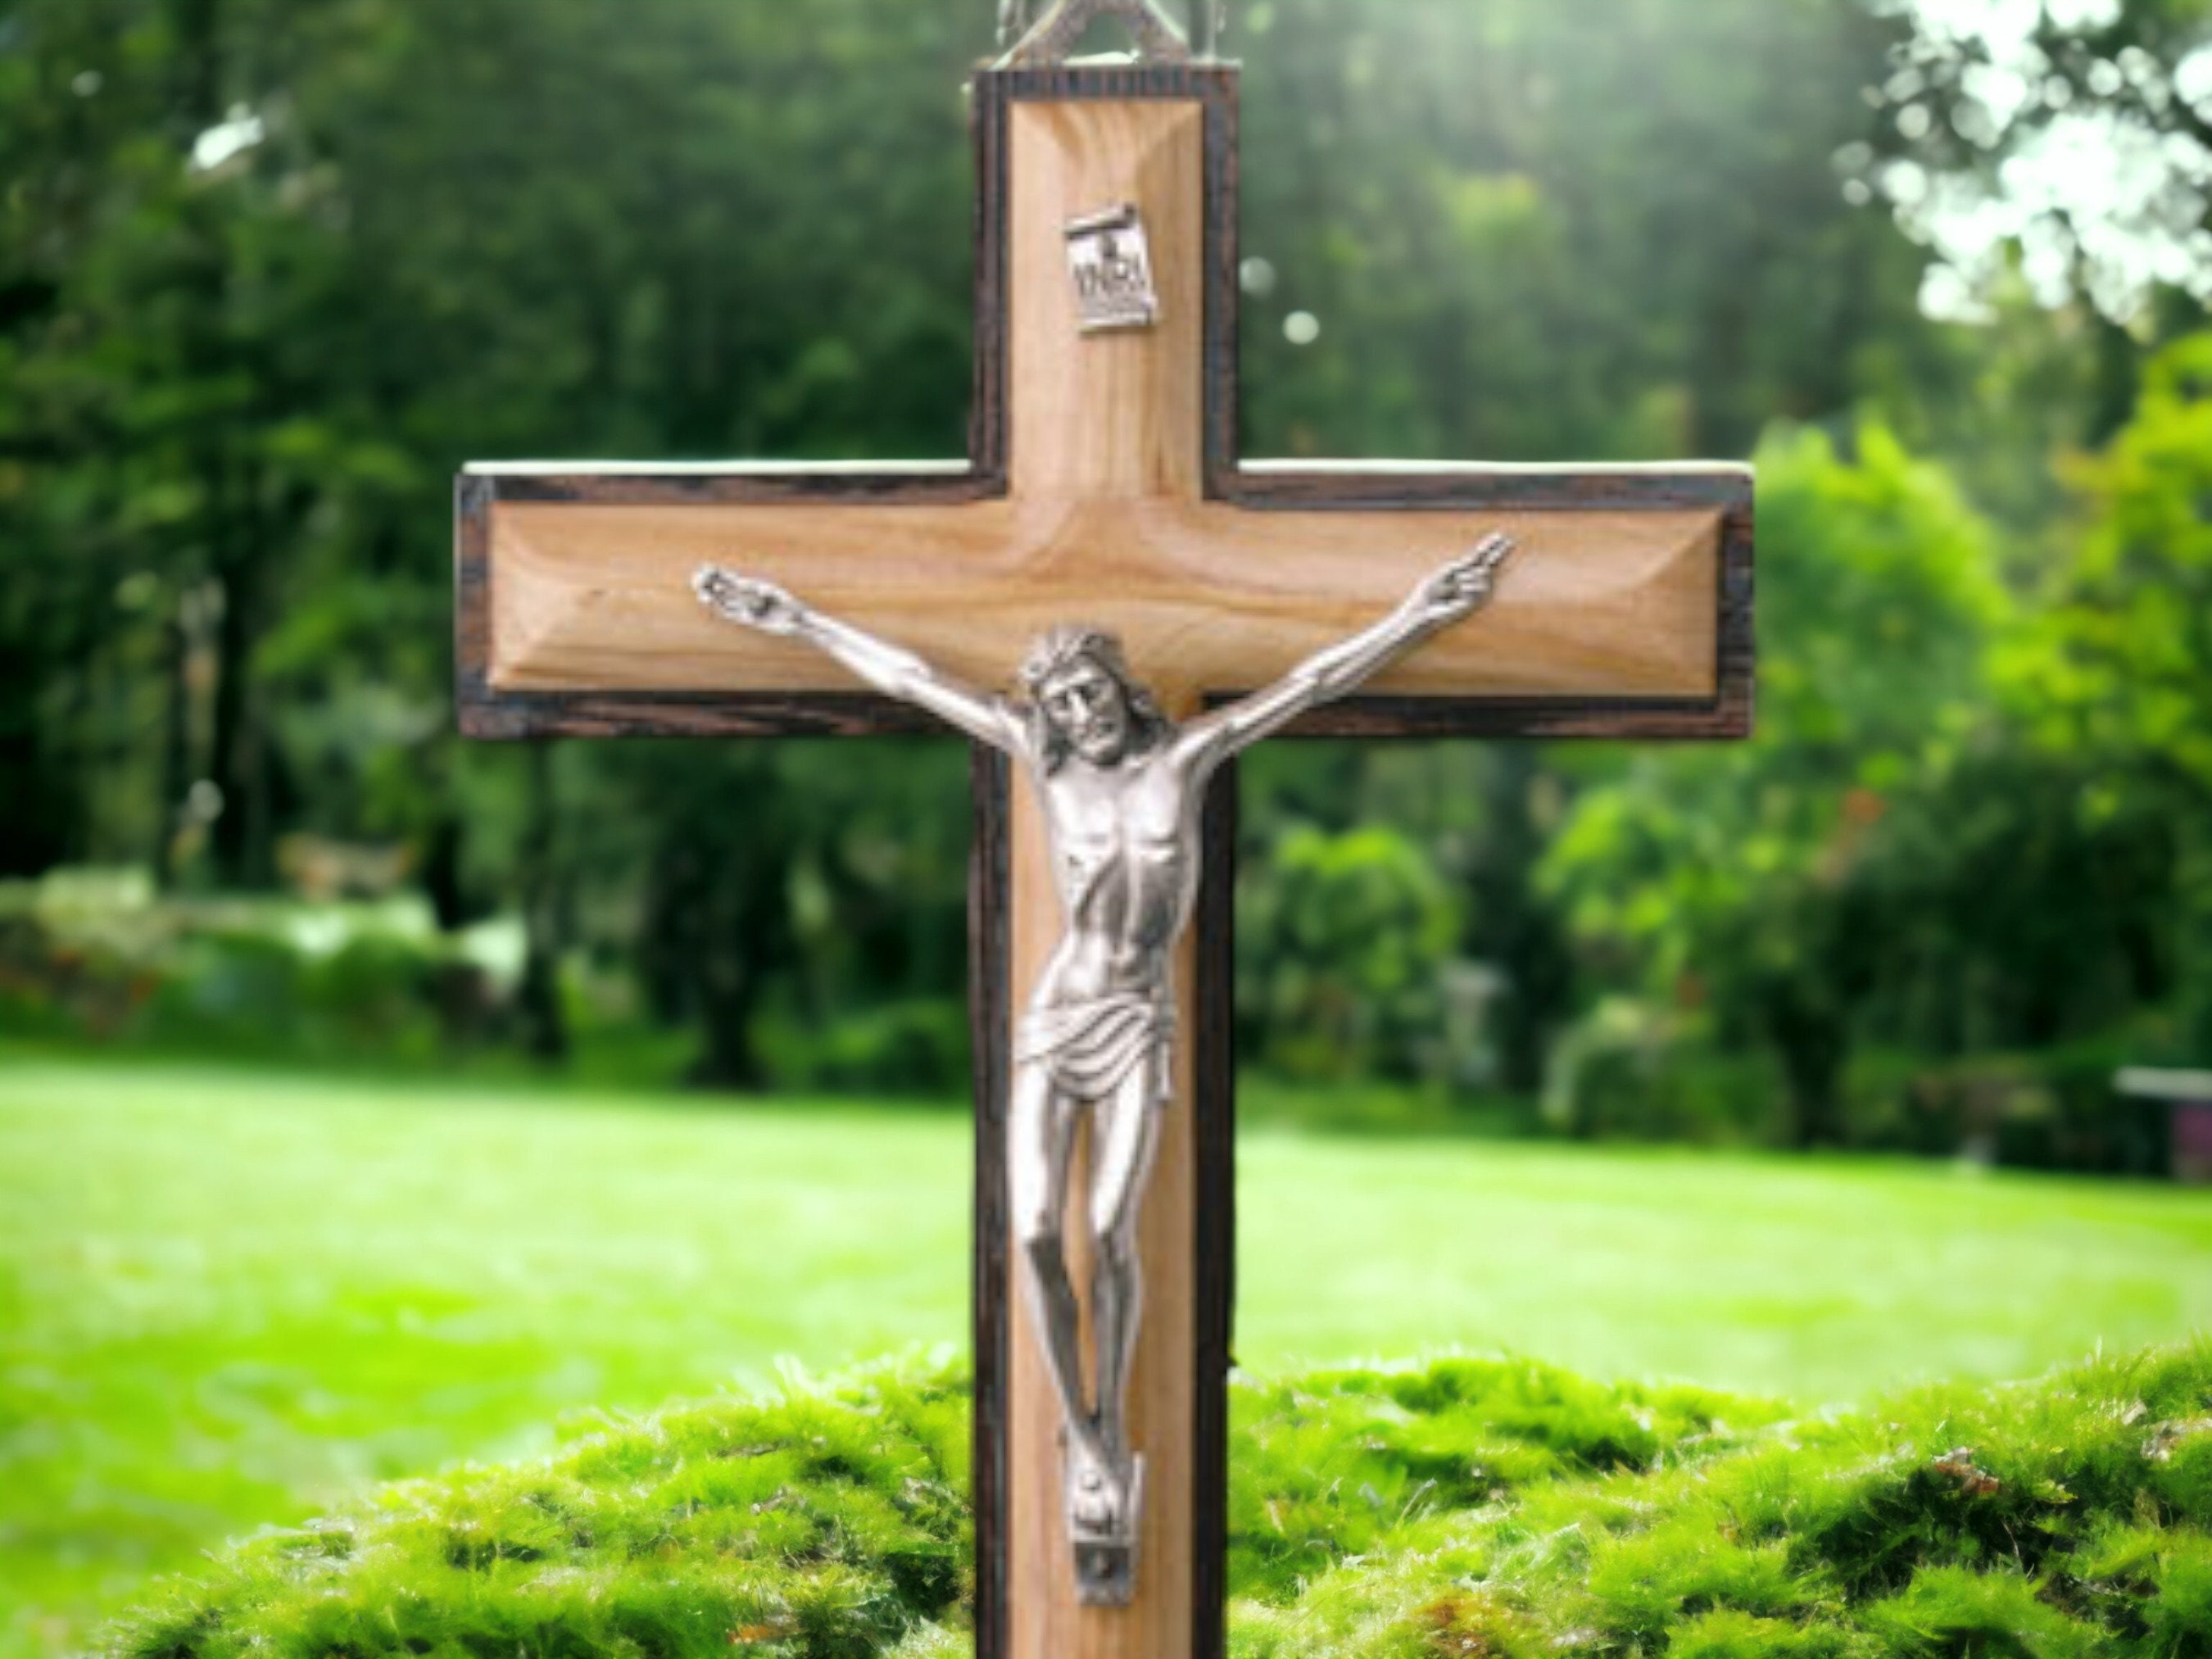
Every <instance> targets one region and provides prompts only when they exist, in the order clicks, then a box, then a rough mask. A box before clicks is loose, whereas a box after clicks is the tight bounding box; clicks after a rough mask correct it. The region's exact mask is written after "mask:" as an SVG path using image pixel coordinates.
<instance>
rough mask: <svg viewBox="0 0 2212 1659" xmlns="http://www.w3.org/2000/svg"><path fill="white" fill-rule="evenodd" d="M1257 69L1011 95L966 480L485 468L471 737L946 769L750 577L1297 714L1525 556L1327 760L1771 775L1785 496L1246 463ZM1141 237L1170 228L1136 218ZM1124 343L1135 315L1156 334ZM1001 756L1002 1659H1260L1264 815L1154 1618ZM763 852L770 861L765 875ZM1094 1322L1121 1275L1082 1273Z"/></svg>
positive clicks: (784, 469)
mask: <svg viewBox="0 0 2212 1659" xmlns="http://www.w3.org/2000/svg"><path fill="white" fill-rule="evenodd" d="M973 125H974V131H975V148H976V157H977V163H978V168H979V212H978V215H977V219H976V224H977V233H976V234H977V240H976V276H975V282H976V363H975V414H974V421H973V427H972V434H971V441H970V452H971V453H970V456H969V459H968V460H967V461H965V462H958V463H920V464H910V465H872V466H859V467H854V466H815V465H712V466H691V465H596V466H592V465H561V464H550V465H549V464H531V465H483V466H476V467H471V468H470V469H469V471H467V473H466V474H465V476H464V477H462V479H461V480H460V483H459V702H460V711H461V721H462V726H463V729H464V731H465V732H467V733H468V734H469V735H471V736H475V737H482V738H557V737H594V738H596V737H617V736H628V735H641V736H644V735H649V736H670V735H690V736H698V737H747V738H750V737H767V736H775V735H783V734H822V733H852V734H860V733H884V732H917V731H923V730H930V729H937V728H935V727H934V725H933V721H932V720H931V718H930V717H929V716H928V715H927V714H923V713H922V712H921V711H920V710H918V709H916V708H914V707H911V706H909V705H908V704H906V703H903V702H899V701H897V700H895V699H893V698H890V697H886V696H881V695H878V694H871V693H866V692H864V691H862V690H860V689H858V687H859V682H858V681H856V680H855V679H854V677H853V676H852V674H851V673H850V672H849V671H848V670H847V669H846V668H844V667H842V666H841V665H839V664H838V663H837V662H836V660H834V659H831V658H829V657H828V656H825V655H823V653H820V652H818V651H817V650H816V649H814V648H813V647H811V646H809V645H808V644H806V643H805V642H803V641H798V640H793V639H782V638H776V637H774V636H772V635H764V634H763V633H761V632H758V631H757V630H755V629H740V628H732V627H731V626H729V625H728V623H727V621H726V619H725V618H722V617H717V616H716V615H714V614H713V613H712V612H711V611H710V610H709V609H708V607H706V606H702V605H701V604H700V603H699V602H698V598H697V596H696V595H695V593H694V591H693V581H694V578H695V575H696V574H697V573H698V572H699V571H701V570H702V568H706V567H709V566H718V565H719V566H726V567H729V568H733V569H736V570H740V571H743V572H744V573H746V574H747V575H749V576H751V577H758V578H763V579H765V580H768V581H769V582H772V583H775V584H776V585H777V586H780V587H781V588H785V589H788V590H789V591H790V592H793V593H795V594H798V595H800V596H802V597H803V598H804V599H805V600H806V601H807V602H808V603H809V604H810V605H813V606H817V607H818V608H819V610H820V611H822V612H823V613H824V614H826V615H829V616H834V617H838V618H840V619H842V621H844V622H846V623H850V624H852V625H853V626H854V628H855V629H859V630H862V631H864V632H865V633H866V634H867V635H873V636H877V637H880V638H883V639H887V640H890V641H896V642H898V644H899V645H901V646H902V647H906V648H907V649H908V650H910V651H912V652H913V653H915V656H916V657H918V658H919V659H924V660H926V661H927V662H928V663H930V664H932V665H935V666H937V667H938V668H940V669H942V670H943V671H945V672H946V673H947V674H948V675H951V676H954V677H957V678H959V679H961V680H963V681H966V682H969V683H971V684H976V685H980V686H983V687H987V688H997V687H1004V686H1006V684H1008V681H1009V671H1010V670H1011V669H1012V666H1013V665H1015V664H1016V663H1017V662H1018V661H1019V660H1020V659H1021V656H1022V653H1024V650H1025V649H1026V647H1027V646H1028V643H1029V641H1030V640H1032V639H1033V638H1035V637H1036V636H1039V635H1044V634H1046V633H1048V631H1049V630H1050V629H1053V628H1054V625H1056V624H1062V623H1069V622H1074V621H1080V622H1083V623H1091V624H1095V625H1097V626H1099V627H1101V628H1103V629H1109V630H1111V631H1113V632H1114V633H1115V634H1117V635H1119V636H1120V637H1121V639H1122V640H1123V641H1126V644H1127V655H1128V659H1129V662H1130V665H1131V667H1132V669H1133V672H1134V674H1135V677H1136V678H1138V679H1139V680H1141V681H1142V682H1143V683H1144V684H1146V685H1148V686H1149V687H1151V688H1152V690H1153V692H1154V693H1155V694H1156V695H1157V696H1158V701H1159V702H1160V703H1161V705H1162V706H1163V709H1164V714H1165V715H1166V716H1167V717H1168V718H1169V719H1170V720H1189V719H1191V718H1193V717H1194V716H1197V715H1199V714H1201V713H1202V712H1203V711H1205V710H1206V709H1207V708H1217V707H1220V706H1223V705H1225V704H1226V703H1228V702H1231V701H1232V700H1233V699H1235V698H1236V697H1237V696H1241V695H1243V694H1248V693H1250V692H1252V691H1255V690H1257V689H1259V688H1261V687H1263V686H1267V685H1269V684H1273V683H1274V682H1276V681H1277V680H1278V679H1279V678H1281V676H1282V675H1283V674H1284V673H1285V671H1286V670H1287V669H1289V668H1290V667H1291V665H1294V664H1296V663H1297V662H1299V661H1301V660H1304V659H1308V658H1310V657H1311V656H1313V655H1314V654H1315V653H1316V652H1318V651H1321V650H1322V649H1323V648H1324V647H1328V646H1329V645H1330V644H1332V643H1333V642H1334V641H1338V640H1340V639H1341V638H1343V637H1344V636H1346V635H1352V634H1354V633H1356V632H1358V630H1360V629H1364V628H1367V627H1368V626H1370V624H1371V623H1374V621H1375V620H1376V617H1381V616H1383V615H1385V614H1387V613H1389V612H1390V611H1392V610H1393V608H1394V607H1397V606H1399V605H1401V603H1402V602H1403V601H1404V600H1405V599H1406V597H1407V594H1409V593H1411V592H1416V591H1417V590H1418V589H1419V585H1420V584H1421V583H1422V581H1423V580H1424V579H1425V578H1428V577H1430V576H1431V574H1432V573H1435V572H1436V571H1437V570H1438V569H1439V568H1445V567H1448V566H1449V565H1450V563H1451V562H1452V561H1453V560H1454V559H1455V557H1464V556H1466V554H1467V553H1468V550H1470V549H1474V548H1476V547H1479V546H1480V545H1482V544H1484V543H1485V542H1486V539H1490V538H1510V541H1511V543H1512V544H1515V545H1516V547H1517V549H1518V551H1517V552H1516V554H1515V556H1514V559H1513V562H1512V566H1511V568H1510V572H1509V573H1508V574H1506V575H1505V576H1504V578H1503V579H1502V580H1500V581H1499V583H1498V593H1497V597H1496V599H1495V602H1494V603H1493V604H1492V605H1491V606H1490V607H1489V609H1488V610H1487V611H1486V612H1485V614H1484V615H1483V616H1482V617H1480V619H1479V620H1478V621H1476V622H1474V623H1471V624H1469V625H1468V626H1467V627H1464V628H1460V629H1453V630H1450V631H1447V632H1439V633H1437V634H1435V635H1434V636H1433V637H1431V638H1429V639H1428V640H1427V641H1426V642H1425V643H1424V644H1423V646H1422V647H1421V648H1420V649H1419V651H1417V652H1415V653H1412V654H1410V655H1407V656H1405V657H1404V658H1403V659H1401V660H1399V661H1397V662H1396V664H1395V666H1393V667H1391V668H1390V669H1389V671H1387V672H1386V673H1385V674H1384V675H1383V677H1382V678H1380V679H1378V680H1376V682H1375V684H1373V686H1372V687H1371V688H1370V689H1369V690H1367V691H1365V692H1364V693H1362V694H1361V695H1359V696H1354V697H1352V698H1351V699H1348V700H1346V701H1343V702H1334V703H1331V704H1329V705H1328V706H1326V707H1323V708H1317V709H1316V710H1314V712H1312V713H1310V714H1307V715H1305V716H1304V718H1302V719H1301V720H1299V721H1298V722H1297V724H1296V725H1295V726H1292V727H1291V731H1292V732H1293V733H1303V734H1306V735H1314V736H1320V735H1334V736H1353V737H1361V738H1380V737H1444V736H1470V737H1541V738H1627V737H1645V738H1735V737H1741V736H1744V735H1746V734H1747V732H1748V731H1749V729H1750V724H1751V715H1752V675H1753V641H1752V562H1751V532H1752V481H1751V476H1750V474H1749V472H1748V471H1747V470H1746V469H1743V468H1741V467H1737V466H1722V465H1669V466H1662V467H1626V466H1613V467H1499V466H1476V465H1468V466H1459V465H1399V464H1391V463H1371V464H1364V465H1363V464H1322V463H1313V462H1280V463H1279V462H1269V463H1255V462H1248V461H1244V460H1242V459H1240V457H1239V454H1238V451H1237V439H1236V407H1237V72H1236V70H1234V69H1233V68H1231V67H1228V66H1225V65H1220V64H1200V63H1189V62H1176V63H1168V64H1139V65H1135V66H1131V67H1120V66H1113V67H1108V66H1099V65H1088V64H1086V65H1081V66H1060V67H1048V68H1021V67H1016V68H1006V69H995V70H983V71H980V72H979V73H978V74H977V76H976V77H975V83H974V87H973ZM1128 208H1133V209H1134V210H1135V214H1134V216H1133V219H1132V218H1131V216H1128V215H1127V213H1126V212H1125V211H1124V210H1126V209H1128ZM1099 222H1117V223H1140V224H1141V226H1142V227H1143V229H1144V232H1145V234H1146V245H1147V246H1148V248H1149V255H1150V264H1151V267H1152V283H1153V287H1154V289H1155V293H1154V294H1153V295H1152V301H1153V303H1152V305H1151V306H1150V307H1149V308H1148V309H1147V310H1146V312H1145V313H1144V314H1143V315H1142V316H1141V317H1139V318H1138V319H1135V320H1137V321H1138V322H1139V323H1141V324H1143V325H1141V326H1132V327H1126V328H1117V329H1114V330H1111V331H1104V332H1089V331H1085V328H1084V326H1083V324H1084V321H1085V314H1086V313H1085V308H1084V305H1083V301H1084V299H1085V297H1086V296H1085V295H1083V294H1081V293H1080V292H1079V288H1078V286H1077V284H1076V283H1074V282H1073V281H1072V280H1071V264H1070V258H1069V238H1070V228H1071V227H1081V226H1085V225H1095V224H1097V223H1099ZM1125 320H1127V319H1125ZM1011 784H1012V778H1011V776H1010V772H1009V769H1008V765H1007V763H1006V760H1005V758H1004V757H1002V756H1001V755H1000V753H999V752H998V751H997V750H994V749H990V748H987V747H984V746H982V745H978V748H977V751H976V758H975V814H976V824H977V829H976V836H975V877H974V880H973V883H972V887H971V895H972V896H971V908H972V930H973V931H972V940H973V949H972V961H971V974H972V982H973V1018H974V1024H975V1069H976V1088H975V1092H976V1114H977V1115H976V1155H975V1279H974V1317H975V1430H976V1432H975V1468H974V1496H975V1515H976V1647H977V1652H978V1654H979V1656H981V1659H1214V1656H1217V1655H1218V1653H1219V1652H1220V1650H1221V1642H1222V1617H1223V1609H1224V1590H1223V1565H1224V1534H1225V1492H1226V1443H1227V1425H1226V1421H1225V1413H1226V1409H1227V1406H1226V1401H1227V1389H1226V1382H1227V1374H1228V1370H1229V1335H1230V1322H1231V1302H1232V1267H1231V1256H1232V1250H1233V1245H1234V1226H1233V1217H1234V1200H1235V1182H1234V1170H1233V1158H1232V1125H1233V1118H1234V1096H1233V1088H1234V1076H1233V1073H1234V1065H1233V1055H1232V1054H1231V949H1230V930H1231V888H1232V883H1233V878H1234V867H1233V866H1234V839H1235V830H1234V823H1233V816H1234V799H1235V793H1234V783H1233V778H1231V776H1230V775H1229V774H1228V771H1227V769H1224V771H1223V772H1221V773H1219V774H1217V775H1216V776H1215V781H1214V783H1213V786H1212V789H1211V792H1210V793H1209V796H1208V799H1207V803H1206V810H1205V814H1204V819H1203V827H1202V830H1201V834H1200V842H1201V846H1202V848H1203V857H1202V866H1203V873H1202V878H1201V881H1200V894H1199V897H1198V901H1197V915H1196V921H1195V925H1194V927H1193V928H1192V929H1191V930H1190V933H1189V935H1188V937H1187V938H1185V939H1182V940H1181V941H1180V942H1179V943H1178V944H1177V945H1176V947H1175V956H1176V964H1175V971H1174V975H1173V984H1174V986H1175V987H1176V988H1175V992H1174V1006H1173V1007H1172V1009H1171V1010H1170V1011H1168V1017H1169V1018H1171V1019H1172V1021H1173V1024H1174V1027H1175V1029H1176V1030H1177V1031H1178V1032H1179V1033H1180V1036H1179V1037H1178V1039H1177V1041H1176V1043H1175V1045H1174V1054H1175V1060H1174V1066H1173V1077H1172V1080H1171V1081H1172V1089H1171V1093H1172V1096H1173V1104H1172V1105H1171V1107H1170V1109H1169V1110H1168V1112H1167V1114H1166V1116H1165V1118H1164V1133H1163V1134H1162V1136H1161V1138H1160V1144H1159V1146H1158V1156H1157V1160H1156V1162H1155V1163H1154V1164H1153V1167H1152V1176H1151V1182H1150V1185H1149V1188H1148V1189H1147V1192H1146V1197H1145V1200H1144V1203H1143V1208H1142V1212H1141V1225H1140V1228H1139V1251H1140V1254H1141V1257H1142V1261H1143V1272H1144V1285H1145V1304H1146V1312H1145V1320H1144V1325H1143V1337H1142V1340H1141V1341H1140V1343H1139V1345H1138V1350H1137V1353H1136V1358H1135V1364H1134V1376H1133V1381H1132V1384H1131V1389H1130V1400H1131V1407H1130V1428H1129V1433H1130V1436H1131V1437H1132V1438H1133V1441H1134V1442H1135V1443H1136V1444H1137V1445H1139V1447H1141V1448H1142V1450H1143V1453H1144V1456H1145V1460H1146V1486H1147V1493H1146V1500H1145V1502H1144V1504H1143V1507H1142V1514H1141V1529H1142V1532H1141V1545H1140V1548H1139V1551H1138V1555H1139V1559H1140V1560H1141V1562H1142V1569H1141V1572H1140V1573H1139V1576H1138V1577H1137V1579H1136V1583H1135V1585H1134V1594H1133V1599H1132V1600H1131V1601H1129V1602H1128V1604H1127V1605H1125V1606H1110V1607H1102V1606H1096V1605H1089V1604H1087V1603H1086V1601H1085V1599H1084V1597H1083V1596H1082V1595H1079V1588H1078V1584H1077V1582H1076V1577H1075V1575H1074V1574H1073V1572H1072V1571H1070V1559H1071V1541H1070V1536H1069V1526H1068V1515H1067V1508H1066V1495H1065V1492H1064V1490H1063V1485H1062V1482H1063V1473H1064V1466H1063V1462H1062V1455H1061V1449H1060V1431H1061V1428H1062V1421H1061V1411H1060V1401H1059V1400H1058V1398H1057V1396H1056V1394H1055V1390H1054V1387H1053V1384H1052V1382H1051V1379H1050V1376H1049V1375H1048V1366H1047V1363H1046V1360H1045V1358H1044V1357H1043V1350H1042V1346H1041V1342H1040V1340H1039V1338H1040V1334H1039V1333H1037V1332H1036V1331H1033V1330H1030V1329H1028V1328H1027V1327H1028V1326H1029V1324H1030V1319H1031V1316H1030V1310H1029V1309H1028V1306H1027V1305H1026V1302H1025V1298H1024V1296H1023V1295H1022V1293H1021V1291H1020V1285H1019V1281H1018V1278H1017V1273H1018V1267H1017V1264H1016V1262H1015V1261H1014V1260H1013V1253H1012V1250H1011V1249H1010V1245H1009V1237H1010V1229H1009V1206H1010V1194H1009V1191H1008V1186H1009V1182H1008V1171H1007V1129H1008V1114H1009V1097H1010V1092H1011V1089H1012V1082H1013V1078H1014V1073H1015V1063H1014V1049H1015V1042H1016V1035H1015V1021H1014V1010H1015V1008H1016V1006H1018V1002H1020V1001H1023V1000H1027V999H1028V997H1029V994H1030V991H1031V989H1032V987H1035V986H1036V983H1037V981H1038V979H1039V976H1040V975H1041V974H1042V972H1043V971H1044V970H1045V968H1046V965H1047V962H1048V957H1049V956H1050V954H1051V952H1052V951H1053V949H1054V945H1056V943H1057V942H1058V940H1059V939H1060V929H1061V918H1060V914H1059V902H1058V896H1057V892H1056V889H1055V883H1054V873H1053V870H1052V867H1051V865H1050V863H1049V861H1048V850H1047V831H1046V825H1045V824H1044V823H1043V822H1042V818H1041V816H1040V809H1039V806H1038V804H1037V803H1036V801H1035V800H1034V799H1031V797H1030V792H1029V791H1027V790H1017V789H1015V788H1013V787H1010V786H1011ZM740 855H741V854H740ZM1073 1281H1074V1283H1075V1284H1077V1285H1083V1284H1085V1282H1087V1281H1086V1276H1085V1270H1084V1267H1083V1264H1081V1263H1078V1264H1077V1265H1076V1271H1075V1273H1074V1274H1073Z"/></svg>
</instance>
